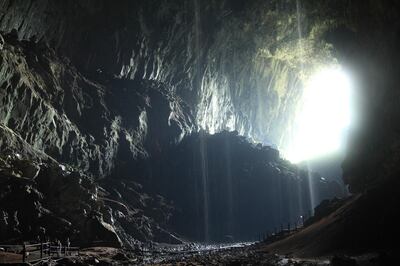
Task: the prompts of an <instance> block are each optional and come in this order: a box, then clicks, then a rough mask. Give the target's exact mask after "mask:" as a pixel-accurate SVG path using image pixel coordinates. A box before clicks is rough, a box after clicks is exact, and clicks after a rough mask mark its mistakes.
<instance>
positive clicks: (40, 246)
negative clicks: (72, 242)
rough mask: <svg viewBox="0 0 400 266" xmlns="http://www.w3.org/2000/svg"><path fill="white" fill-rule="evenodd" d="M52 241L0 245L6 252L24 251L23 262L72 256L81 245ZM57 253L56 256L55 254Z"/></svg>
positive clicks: (19, 252) (16, 252)
mask: <svg viewBox="0 0 400 266" xmlns="http://www.w3.org/2000/svg"><path fill="white" fill-rule="evenodd" d="M52 244H54V243H51V242H43V243H34V244H22V245H0V248H3V249H4V250H5V251H6V252H11V253H15V254H21V253H22V262H40V261H43V260H47V259H49V258H53V257H58V258H60V257H66V256H70V255H71V252H78V254H79V250H80V247H71V246H65V245H64V246H63V245H56V246H52ZM33 255H35V257H36V258H31V259H30V258H29V256H33ZM54 255H56V256H54Z"/></svg>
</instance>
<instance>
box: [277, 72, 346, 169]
mask: <svg viewBox="0 0 400 266" xmlns="http://www.w3.org/2000/svg"><path fill="white" fill-rule="evenodd" d="M353 93H354V91H353V84H352V81H351V78H350V76H349V74H348V73H347V72H346V71H345V70H344V69H343V68H342V67H340V66H334V67H326V68H323V69H320V70H318V71H316V72H315V73H314V74H313V75H311V76H310V77H309V78H308V79H307V80H306V81H305V82H304V90H303V96H302V99H301V101H300V103H299V106H298V108H297V111H296V117H295V123H294V128H293V131H294V134H293V138H292V140H291V142H290V143H289V145H288V147H287V149H286V151H285V152H284V156H285V157H286V158H287V159H288V160H289V161H291V162H293V163H299V162H302V161H307V160H312V159H315V158H318V157H320V156H326V155H329V154H332V153H336V152H341V151H344V149H345V146H346V136H347V133H348V131H349V129H350V127H351V125H352V124H353V118H354V110H353V109H354V108H353V105H354V104H353V100H352V99H353Z"/></svg>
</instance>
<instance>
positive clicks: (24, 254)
mask: <svg viewBox="0 0 400 266" xmlns="http://www.w3.org/2000/svg"><path fill="white" fill-rule="evenodd" d="M25 261H26V246H25V243H24V244H23V245H22V262H25Z"/></svg>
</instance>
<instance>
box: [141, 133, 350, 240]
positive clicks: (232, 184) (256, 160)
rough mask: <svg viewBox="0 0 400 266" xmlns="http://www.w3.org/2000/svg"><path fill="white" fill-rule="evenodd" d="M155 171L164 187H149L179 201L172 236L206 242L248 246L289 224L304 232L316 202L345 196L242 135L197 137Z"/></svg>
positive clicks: (165, 158)
mask: <svg viewBox="0 0 400 266" xmlns="http://www.w3.org/2000/svg"><path fill="white" fill-rule="evenodd" d="M151 169H152V171H151V176H152V178H153V180H154V179H156V180H157V182H156V183H154V182H151V181H150V182H149V181H146V180H143V183H144V184H149V183H150V184H151V187H152V188H153V189H154V190H155V191H157V192H159V193H161V194H162V195H165V197H166V198H168V199H171V200H172V201H173V204H174V206H175V209H176V210H175V212H174V215H173V216H172V217H171V219H170V221H169V225H170V228H171V229H172V230H173V231H174V232H177V233H179V234H180V235H183V236H185V237H187V238H189V239H192V240H198V239H201V240H202V241H206V242H232V241H246V240H249V239H254V238H257V237H258V236H259V234H261V233H266V232H267V231H269V232H270V233H271V232H273V231H274V230H281V227H285V228H287V226H288V223H290V226H291V227H294V226H299V225H300V224H301V223H302V218H301V216H306V215H309V213H310V211H311V210H312V208H313V204H315V202H319V201H320V200H322V199H325V198H330V197H333V196H334V195H335V192H334V191H335V188H336V187H338V188H340V185H339V184H337V183H336V182H332V181H326V180H324V179H323V178H322V179H321V178H319V177H318V176H316V174H315V173H314V174H313V175H315V176H313V178H312V179H309V178H308V173H307V172H305V171H303V170H300V169H298V168H297V167H296V166H294V165H292V164H290V163H289V162H288V161H285V160H283V159H281V158H280V157H279V152H278V151H277V150H275V149H272V148H271V147H266V146H262V145H261V144H259V145H254V144H250V143H249V142H248V140H246V139H245V138H244V137H240V136H238V135H237V132H230V133H229V132H222V133H218V134H215V135H209V134H206V133H205V132H200V133H198V134H192V135H191V136H189V137H187V138H185V139H184V140H183V141H182V142H181V143H180V144H179V145H177V146H176V148H174V149H172V150H169V151H167V152H166V153H163V154H161V156H160V157H157V158H155V161H154V162H152V163H151ZM147 180H150V179H149V178H147ZM336 195H340V193H338V194H336ZM341 196H343V195H341ZM313 200H314V201H315V202H312V201H313Z"/></svg>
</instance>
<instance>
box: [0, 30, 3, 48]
mask: <svg viewBox="0 0 400 266" xmlns="http://www.w3.org/2000/svg"><path fill="white" fill-rule="evenodd" d="M3 47H4V38H3V36H2V35H1V33H0V50H3Z"/></svg>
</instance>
